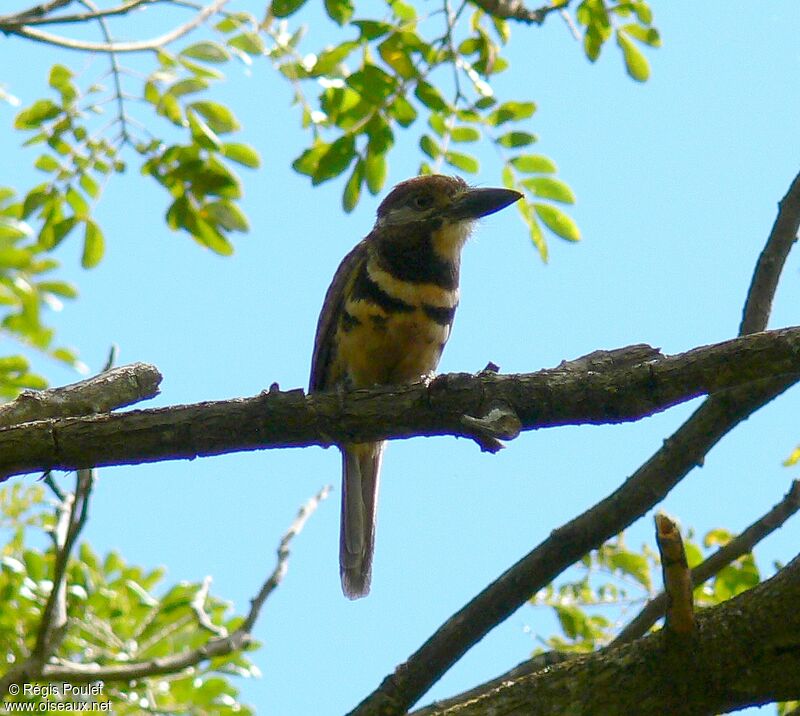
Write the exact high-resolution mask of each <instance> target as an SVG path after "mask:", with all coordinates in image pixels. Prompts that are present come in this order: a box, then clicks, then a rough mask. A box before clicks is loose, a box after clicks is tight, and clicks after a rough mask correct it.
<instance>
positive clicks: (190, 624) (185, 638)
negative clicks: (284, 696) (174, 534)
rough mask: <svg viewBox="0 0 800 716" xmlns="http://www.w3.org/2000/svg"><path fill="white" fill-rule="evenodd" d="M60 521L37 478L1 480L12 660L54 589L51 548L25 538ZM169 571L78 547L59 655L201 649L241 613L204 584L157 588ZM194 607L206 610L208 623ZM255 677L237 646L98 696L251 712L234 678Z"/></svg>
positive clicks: (1, 571)
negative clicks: (233, 613) (159, 591)
mask: <svg viewBox="0 0 800 716" xmlns="http://www.w3.org/2000/svg"><path fill="white" fill-rule="evenodd" d="M55 522H56V518H55V515H54V511H53V507H52V505H50V504H48V502H47V501H46V499H45V493H44V490H43V488H42V487H41V486H40V485H35V486H33V487H27V488H26V487H24V486H23V484H22V483H15V484H13V485H12V486H9V487H3V488H0V528H2V529H3V530H5V531H8V532H10V534H11V538H10V540H9V541H8V543H7V544H6V545H5V546H4V547H3V549H2V553H0V644H3V646H4V657H5V659H6V663H7V664H9V665H13V664H14V663H18V662H21V661H22V660H24V659H25V658H26V656H27V655H28V653H29V652H30V650H31V648H32V647H33V644H34V643H35V640H36V634H37V632H38V627H39V623H40V620H41V617H42V609H43V607H44V605H45V603H46V600H47V597H48V595H49V592H50V589H51V588H52V581H51V580H52V576H53V564H54V558H55V552H54V549H53V548H52V547H50V548H48V549H44V550H39V549H36V548H34V547H31V546H29V542H31V541H35V540H32V539H31V537H32V536H33V535H31V534H30V532H31V531H42V532H44V533H45V534H49V533H50V532H52V530H53V528H54V525H55ZM163 576H164V572H163V570H161V569H155V570H149V571H148V570H144V569H142V568H141V567H137V566H134V565H130V564H128V563H126V562H125V561H124V560H123V558H122V557H121V556H120V555H119V554H117V553H116V552H110V553H109V554H107V555H105V557H102V558H101V557H100V556H99V555H97V554H95V553H94V552H93V551H92V549H91V548H90V547H89V546H88V545H86V544H83V545H81V547H80V549H79V550H78V555H77V556H75V557H73V558H72V559H70V562H69V564H68V567H67V585H68V586H67V611H68V616H69V624H68V628H67V633H66V635H65V637H64V639H63V641H62V643H61V646H60V648H59V650H58V653H57V655H56V656H57V658H59V659H65V660H69V661H74V662H80V663H87V662H88V663H93V664H97V665H100V666H107V665H118V664H129V663H131V662H135V661H146V660H153V659H158V658H163V657H167V656H169V655H171V654H176V653H181V652H185V651H187V650H190V649H195V648H197V647H199V646H201V645H202V644H204V643H206V642H207V641H208V639H209V638H210V637H211V636H214V635H215V634H216V633H222V632H223V630H227V631H232V630H234V629H235V628H236V627H237V626H238V624H239V623H240V619H239V618H238V617H230V616H228V610H229V606H228V605H227V604H226V603H225V602H223V601H221V600H219V599H217V598H215V597H211V596H208V595H207V594H205V591H204V587H203V586H202V585H199V584H191V583H188V582H181V583H178V584H176V585H173V586H172V587H170V588H169V589H168V590H167V591H166V592H165V593H164V594H163V595H162V596H160V597H158V596H155V594H154V590H155V589H156V588H157V587H158V585H159V583H160V582H161V581H162V580H163ZM198 609H200V610H202V612H203V614H204V619H203V620H202V622H201V620H200V619H199V618H198V613H197V611H198ZM209 624H210V625H212V626H208V625H209ZM212 628H213V630H214V633H212V632H210V631H209V629H212ZM251 648H255V645H253V646H252V647H251ZM255 675H257V670H256V668H255V667H254V666H253V665H252V664H251V663H250V661H249V660H248V659H246V658H245V657H244V655H242V654H241V653H235V654H231V655H229V656H224V657H217V658H214V659H211V660H210V661H205V662H202V664H201V665H198V666H196V667H192V668H189V669H184V670H182V671H180V672H178V673H176V674H172V675H168V676H154V677H150V678H145V679H139V680H137V681H136V682H131V683H130V684H127V683H124V684H114V683H111V682H106V684H105V687H104V689H103V691H102V693H101V694H100V695H99V696H97V697H93V698H94V700H97V701H103V700H106V701H110V702H111V703H112V704H113V711H114V713H120V714H128V713H130V714H134V713H137V714H138V713H148V712H154V713H165V712H170V713H189V712H191V713H198V712H200V711H202V712H204V713H215V714H234V713H236V714H249V713H252V712H251V710H250V709H249V708H248V707H246V706H245V705H243V704H241V703H239V701H238V700H237V694H238V692H237V689H236V688H235V687H234V686H233V685H232V684H231V682H230V677H231V676H244V677H248V676H255ZM6 698H9V697H6ZM16 700H19V701H28V702H31V703H40V702H41V701H49V702H53V703H58V702H60V701H64V702H73V701H74V698H73V696H72V695H67V696H63V695H57V694H50V693H49V692H45V694H44V695H33V696H32V695H25V694H24V693H23V694H20V695H19V696H17V697H16Z"/></svg>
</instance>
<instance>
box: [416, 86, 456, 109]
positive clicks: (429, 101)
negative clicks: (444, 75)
mask: <svg viewBox="0 0 800 716" xmlns="http://www.w3.org/2000/svg"><path fill="white" fill-rule="evenodd" d="M414 95H415V96H416V98H417V99H418V100H419V101H420V102H422V104H424V105H425V106H426V107H427V108H428V109H432V110H433V111H434V112H447V111H448V109H449V108H448V106H447V102H445V101H444V98H443V97H442V95H441V93H440V92H439V90H438V89H436V87H434V86H433V85H432V84H429V83H428V82H426V81H425V80H417V87H416V89H415V90H414Z"/></svg>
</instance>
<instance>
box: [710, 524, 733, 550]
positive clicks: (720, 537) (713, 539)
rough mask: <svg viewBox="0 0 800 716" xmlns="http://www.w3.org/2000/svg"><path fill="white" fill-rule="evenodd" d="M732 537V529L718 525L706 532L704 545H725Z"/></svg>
mask: <svg viewBox="0 0 800 716" xmlns="http://www.w3.org/2000/svg"><path fill="white" fill-rule="evenodd" d="M732 539H733V535H732V534H731V533H730V530H726V529H722V528H720V527H718V528H717V529H714V530H710V531H709V532H707V533H706V536H705V537H704V538H703V545H704V546H705V547H714V546H716V547H724V546H725V545H726V544H728V542H730V541H731V540H732Z"/></svg>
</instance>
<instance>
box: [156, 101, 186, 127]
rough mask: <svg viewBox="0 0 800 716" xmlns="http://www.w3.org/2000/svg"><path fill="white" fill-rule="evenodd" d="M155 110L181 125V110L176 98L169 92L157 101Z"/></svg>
mask: <svg viewBox="0 0 800 716" xmlns="http://www.w3.org/2000/svg"><path fill="white" fill-rule="evenodd" d="M157 111H158V113H159V114H160V115H163V116H164V117H166V118H167V119H168V120H169V121H170V122H172V123H173V124H176V125H178V126H179V127H180V126H183V112H182V111H181V105H180V103H179V102H178V100H177V99H176V98H175V97H174V96H173V95H171V94H165V95H163V96H162V97H161V100H160V101H159V103H158V107H157Z"/></svg>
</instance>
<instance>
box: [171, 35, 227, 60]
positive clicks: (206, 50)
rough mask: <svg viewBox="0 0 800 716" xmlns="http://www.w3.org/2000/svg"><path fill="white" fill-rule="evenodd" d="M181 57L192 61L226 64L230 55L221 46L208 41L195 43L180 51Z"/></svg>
mask: <svg viewBox="0 0 800 716" xmlns="http://www.w3.org/2000/svg"><path fill="white" fill-rule="evenodd" d="M180 54H181V57H191V58H192V59H194V60H203V62H227V61H228V60H229V59H230V58H231V55H230V53H229V52H228V51H227V50H226V49H225V47H224V46H223V45H220V44H219V43H217V42H211V41H210V40H204V41H203V42H196V43H195V44H194V45H189V47H186V48H184V49H183V50H181V53H180Z"/></svg>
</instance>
